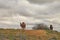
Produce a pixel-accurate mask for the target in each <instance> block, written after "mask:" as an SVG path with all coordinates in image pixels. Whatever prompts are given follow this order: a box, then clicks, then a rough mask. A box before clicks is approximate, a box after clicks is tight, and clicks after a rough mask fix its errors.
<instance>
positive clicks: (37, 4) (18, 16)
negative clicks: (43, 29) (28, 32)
mask: <svg viewBox="0 0 60 40" xmlns="http://www.w3.org/2000/svg"><path fill="white" fill-rule="evenodd" d="M23 21H24V22H26V23H27V29H29V28H31V25H32V24H37V23H45V24H47V25H50V24H52V25H53V26H54V29H55V30H58V31H60V1H59V0H0V28H19V23H20V22H23ZM29 24H30V26H28V25H29Z"/></svg>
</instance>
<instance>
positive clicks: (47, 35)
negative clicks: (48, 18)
mask: <svg viewBox="0 0 60 40" xmlns="http://www.w3.org/2000/svg"><path fill="white" fill-rule="evenodd" d="M0 40H60V32H57V31H52V30H22V29H0Z"/></svg>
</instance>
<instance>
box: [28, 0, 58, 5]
mask: <svg viewBox="0 0 60 40" xmlns="http://www.w3.org/2000/svg"><path fill="white" fill-rule="evenodd" d="M28 1H29V2H31V3H34V4H44V3H52V2H54V1H56V0H28ZM58 1H59V0H58Z"/></svg>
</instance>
